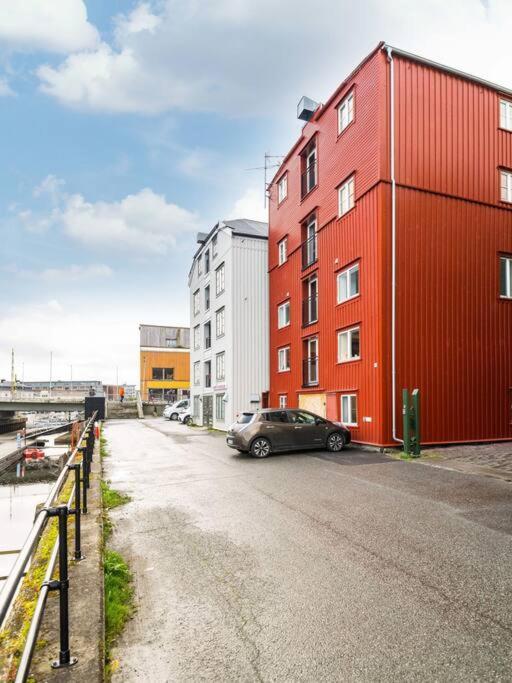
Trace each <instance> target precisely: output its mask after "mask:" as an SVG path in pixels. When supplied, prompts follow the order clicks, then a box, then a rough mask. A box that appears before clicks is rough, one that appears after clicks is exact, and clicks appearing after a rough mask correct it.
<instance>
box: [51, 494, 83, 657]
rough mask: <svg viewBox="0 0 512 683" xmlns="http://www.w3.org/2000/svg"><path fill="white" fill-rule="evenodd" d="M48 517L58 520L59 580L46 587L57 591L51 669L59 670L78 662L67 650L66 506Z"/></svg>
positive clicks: (59, 506)
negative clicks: (56, 635)
mask: <svg viewBox="0 0 512 683" xmlns="http://www.w3.org/2000/svg"><path fill="white" fill-rule="evenodd" d="M48 515H49V516H50V517H58V520H59V580H58V581H51V582H50V583H49V584H48V587H49V588H50V590H58V591H59V605H60V614H59V617H60V649H59V659H57V660H55V661H54V662H52V668H54V669H60V668H61V667H64V666H73V664H76V663H77V661H78V659H77V658H76V657H71V653H70V650H69V576H68V515H69V509H68V506H67V505H58V506H57V507H56V508H50V509H49V510H48Z"/></svg>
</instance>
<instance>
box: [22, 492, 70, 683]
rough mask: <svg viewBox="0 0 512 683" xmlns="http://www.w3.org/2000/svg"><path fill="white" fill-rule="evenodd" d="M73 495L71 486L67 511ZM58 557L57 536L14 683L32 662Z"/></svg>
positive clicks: (27, 671) (25, 674) (24, 675)
mask: <svg viewBox="0 0 512 683" xmlns="http://www.w3.org/2000/svg"><path fill="white" fill-rule="evenodd" d="M75 494H76V486H73V489H72V491H71V495H70V496H69V499H68V502H67V507H68V509H70V508H71V501H72V500H73V498H74V497H75ZM58 555H59V537H58V536H57V540H56V541H55V545H54V546H53V550H52V554H51V555H50V559H49V560H48V566H47V568H46V572H45V575H44V580H43V584H42V586H41V589H40V590H39V594H38V596H37V602H36V606H35V608H34V613H33V614H32V620H31V622H30V626H29V629H28V632H27V637H26V639H25V647H24V648H23V652H22V653H21V658H20V662H19V664H18V670H17V672H16V679H15V683H24V682H25V681H26V680H27V677H28V674H29V668H30V664H31V662H32V657H33V655H34V650H35V647H36V642H37V636H38V633H39V629H40V628H41V622H42V620H43V614H44V608H45V607H46V599H47V597H48V593H49V592H50V581H51V578H52V576H53V572H54V571H55V564H56V562H57V557H58Z"/></svg>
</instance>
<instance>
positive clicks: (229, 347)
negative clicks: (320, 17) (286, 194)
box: [188, 219, 269, 429]
mask: <svg viewBox="0 0 512 683" xmlns="http://www.w3.org/2000/svg"><path fill="white" fill-rule="evenodd" d="M197 241H198V243H199V248H198V250H197V251H196V253H195V255H194V260H193V262H192V267H191V269H190V273H189V280H188V283H189V288H190V321H191V323H190V335H191V338H190V365H191V367H190V395H191V400H192V411H193V419H194V422H195V423H196V424H200V425H208V426H213V427H215V428H216V429H227V428H228V427H229V425H230V424H231V423H232V422H234V421H235V419H236V416H237V415H238V413H239V412H241V411H244V410H255V409H256V408H260V407H261V401H262V393H263V392H265V391H267V390H268V381H269V380H268V373H269V368H268V347H269V339H268V225H267V224H266V223H261V222H259V221H251V220H247V219H237V220H229V221H220V222H219V223H217V225H215V227H214V228H213V229H212V230H210V232H209V233H207V234H206V233H199V234H198V236H197Z"/></svg>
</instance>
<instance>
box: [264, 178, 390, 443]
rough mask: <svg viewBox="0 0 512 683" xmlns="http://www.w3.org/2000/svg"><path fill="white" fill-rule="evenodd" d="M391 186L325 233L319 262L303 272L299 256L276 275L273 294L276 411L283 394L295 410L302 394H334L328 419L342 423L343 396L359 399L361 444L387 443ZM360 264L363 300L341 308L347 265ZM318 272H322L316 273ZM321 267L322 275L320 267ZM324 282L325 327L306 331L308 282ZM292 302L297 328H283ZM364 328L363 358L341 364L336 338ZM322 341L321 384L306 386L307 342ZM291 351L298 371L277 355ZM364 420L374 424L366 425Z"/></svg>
mask: <svg viewBox="0 0 512 683" xmlns="http://www.w3.org/2000/svg"><path fill="white" fill-rule="evenodd" d="M386 191H387V188H386V186H378V187H377V188H374V189H373V190H370V191H369V192H367V193H366V195H364V197H362V198H361V199H360V200H359V201H358V203H357V206H356V207H355V208H354V209H353V210H352V211H350V212H349V213H348V214H347V215H345V216H343V217H342V218H340V219H336V220H334V221H331V222H330V223H328V224H327V225H326V226H325V227H324V228H322V229H321V230H320V231H319V233H318V262H317V264H315V266H312V267H311V268H309V269H308V270H306V271H302V268H301V265H302V264H301V258H300V250H299V251H296V252H294V254H293V255H292V256H291V258H290V259H289V260H288V262H287V263H286V264H285V265H283V266H281V267H279V268H276V269H275V270H274V271H273V272H272V274H271V283H272V284H271V288H270V315H271V321H270V329H271V335H270V349H271V351H270V376H271V391H270V404H271V405H277V404H278V400H279V399H278V397H279V394H287V395H288V405H289V406H290V407H295V406H297V405H298V398H297V397H298V394H299V393H307V392H311V393H331V394H332V393H334V394H335V396H336V398H335V399H333V397H332V396H331V397H330V398H329V399H328V401H327V409H328V416H329V417H331V418H333V419H337V420H339V419H340V401H339V396H340V393H345V392H346V393H349V392H354V393H356V394H357V395H358V413H359V425H358V427H357V428H355V429H354V434H353V435H354V438H355V439H358V440H362V441H365V442H368V443H381V442H382V439H383V438H384V433H383V424H384V422H385V415H384V414H383V410H384V406H385V402H384V400H383V395H382V391H383V389H382V386H383V384H382V372H383V358H382V344H383V338H382V331H383V322H382V321H383V317H384V316H383V306H384V296H383V293H382V290H381V288H380V287H379V283H380V282H381V280H382V260H381V257H380V254H381V251H382V249H381V241H382V239H383V234H382V224H381V215H382V207H381V203H382V195H383V193H385V192H386ZM355 261H358V262H359V264H360V292H361V294H360V296H358V297H357V298H354V299H351V300H349V301H347V302H345V303H342V304H336V274H337V272H339V271H340V270H342V269H343V268H345V267H346V266H348V265H350V264H351V263H354V262H355ZM316 266H319V267H316ZM315 267H316V268H315ZM313 272H316V273H317V275H318V290H319V295H318V318H319V321H320V322H319V323H317V324H313V325H309V326H307V327H303V326H302V299H303V295H302V278H303V277H304V275H305V274H306V275H309V274H310V273H313ZM287 299H289V300H290V304H291V306H290V308H291V311H290V312H291V324H290V325H289V326H288V327H285V328H282V329H280V330H279V329H277V306H278V304H279V303H281V302H282V301H285V300H287ZM356 325H359V326H360V335H361V337H360V340H361V352H360V355H361V359H360V360H357V361H351V362H348V363H338V362H337V332H338V331H339V330H342V329H344V328H348V327H353V326H356ZM310 336H318V341H319V384H318V386H315V387H310V388H303V387H302V360H303V357H304V354H303V348H302V345H303V340H304V339H305V338H308V337H310ZM288 345H289V346H290V354H291V371H290V372H282V373H280V372H278V371H277V349H278V348H280V347H283V346H288ZM363 416H364V417H366V418H370V419H371V422H369V421H364V422H363V419H362V418H363Z"/></svg>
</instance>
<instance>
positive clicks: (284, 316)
mask: <svg viewBox="0 0 512 683" xmlns="http://www.w3.org/2000/svg"><path fill="white" fill-rule="evenodd" d="M289 324H290V302H289V301H285V303H284V304H281V305H280V306H278V307H277V326H278V328H279V329H281V327H286V326H287V325H289Z"/></svg>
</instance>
